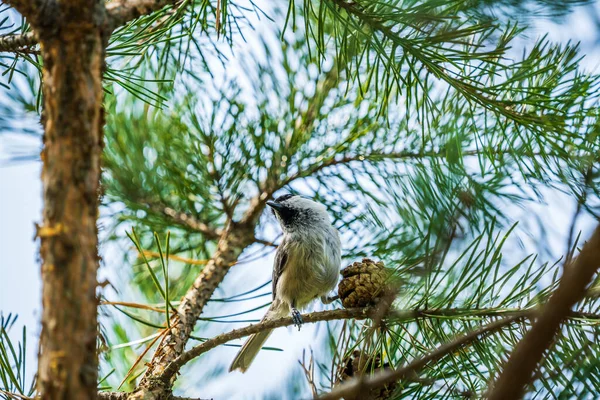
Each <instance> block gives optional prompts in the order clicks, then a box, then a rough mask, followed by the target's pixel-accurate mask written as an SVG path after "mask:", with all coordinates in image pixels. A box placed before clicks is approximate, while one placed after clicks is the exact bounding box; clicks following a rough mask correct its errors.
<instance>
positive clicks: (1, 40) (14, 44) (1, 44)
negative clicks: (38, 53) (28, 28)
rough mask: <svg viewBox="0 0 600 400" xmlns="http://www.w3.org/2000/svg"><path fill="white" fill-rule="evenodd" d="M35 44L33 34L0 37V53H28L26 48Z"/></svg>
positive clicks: (35, 40) (35, 39) (35, 38)
mask: <svg viewBox="0 0 600 400" xmlns="http://www.w3.org/2000/svg"><path fill="white" fill-rule="evenodd" d="M36 44H37V37H36V35H35V33H33V32H27V33H23V34H20V35H4V36H0V52H4V51H7V52H29V50H28V49H27V47H31V46H34V45H36Z"/></svg>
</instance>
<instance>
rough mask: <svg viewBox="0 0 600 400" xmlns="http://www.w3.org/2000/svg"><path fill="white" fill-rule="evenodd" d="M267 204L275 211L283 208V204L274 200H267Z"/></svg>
mask: <svg viewBox="0 0 600 400" xmlns="http://www.w3.org/2000/svg"><path fill="white" fill-rule="evenodd" d="M267 205H268V206H269V207H271V208H272V209H273V210H275V211H281V210H283V205H281V204H279V203H275V202H274V201H267Z"/></svg>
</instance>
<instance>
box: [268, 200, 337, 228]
mask: <svg viewBox="0 0 600 400" xmlns="http://www.w3.org/2000/svg"><path fill="white" fill-rule="evenodd" d="M267 205H268V206H269V207H271V209H272V211H273V215H275V216H276V217H277V219H278V220H279V222H280V223H281V226H282V227H284V228H292V227H293V226H294V225H296V224H301V225H305V224H308V223H310V222H311V221H312V222H314V221H316V220H323V219H327V220H328V219H329V217H328V215H327V212H326V210H325V207H324V206H323V205H322V204H320V203H317V202H315V201H313V200H311V199H308V198H306V197H303V196H298V195H294V194H284V195H282V196H279V197H277V198H276V199H275V200H273V201H267Z"/></svg>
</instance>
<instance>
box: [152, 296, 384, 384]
mask: <svg viewBox="0 0 600 400" xmlns="http://www.w3.org/2000/svg"><path fill="white" fill-rule="evenodd" d="M373 311H374V309H373V308H349V309H337V310H329V311H320V312H313V313H310V314H304V315H302V320H303V321H304V323H313V322H318V321H333V320H341V319H351V318H352V319H364V318H369V317H370V316H371V315H372V314H373ZM293 323H294V322H293V321H292V318H291V317H283V318H279V319H275V320H269V321H265V322H260V323H258V324H254V325H249V326H246V327H244V328H240V329H234V330H232V331H230V332H227V333H223V334H221V335H218V336H215V337H214V338H212V339H210V340H207V341H206V342H204V343H202V344H199V345H197V346H195V347H193V348H192V349H190V350H188V351H186V352H185V353H183V354H182V355H180V356H179V357H177V359H175V360H174V361H173V362H172V363H171V364H169V366H168V367H167V368H165V370H164V372H163V375H162V376H161V377H160V379H161V380H163V381H165V382H167V381H169V380H170V379H171V378H172V377H173V376H175V374H177V373H178V372H179V370H180V369H181V367H183V366H184V365H185V364H187V363H188V362H189V361H191V360H192V359H194V358H196V357H198V356H199V355H201V354H203V353H206V352H207V351H209V350H211V349H213V348H215V347H217V346H219V345H222V344H224V343H227V342H229V341H231V340H234V339H240V338H243V337H246V336H249V335H252V334H255V333H258V332H263V331H266V330H271V329H275V328H279V327H282V326H290V325H293Z"/></svg>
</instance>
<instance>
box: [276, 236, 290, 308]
mask: <svg viewBox="0 0 600 400" xmlns="http://www.w3.org/2000/svg"><path fill="white" fill-rule="evenodd" d="M286 247H287V246H286V245H285V241H282V242H281V244H280V245H279V247H278V248H277V252H276V253H275V263H274V264H273V299H275V297H276V294H277V293H276V292H277V282H278V281H279V277H280V276H281V274H282V273H283V270H284V268H285V265H286V264H287V261H288V249H287V248H286Z"/></svg>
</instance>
